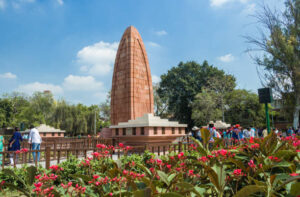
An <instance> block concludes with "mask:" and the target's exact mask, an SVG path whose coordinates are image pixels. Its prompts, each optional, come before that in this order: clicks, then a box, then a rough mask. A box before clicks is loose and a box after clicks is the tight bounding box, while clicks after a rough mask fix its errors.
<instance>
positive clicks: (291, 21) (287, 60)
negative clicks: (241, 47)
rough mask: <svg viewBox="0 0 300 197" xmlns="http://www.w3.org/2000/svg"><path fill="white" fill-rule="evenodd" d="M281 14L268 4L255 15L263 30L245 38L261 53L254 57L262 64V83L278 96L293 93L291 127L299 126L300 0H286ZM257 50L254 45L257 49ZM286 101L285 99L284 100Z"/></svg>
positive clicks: (282, 96) (282, 97)
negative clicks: (254, 35) (259, 35)
mask: <svg viewBox="0 0 300 197" xmlns="http://www.w3.org/2000/svg"><path fill="white" fill-rule="evenodd" d="M285 4H286V10H285V11H284V12H283V13H279V12H278V11H272V10H271V9H270V8H268V7H267V6H265V7H263V9H262V11H261V12H260V13H259V14H258V15H257V19H258V22H260V24H262V25H263V27H265V28H266V29H264V30H263V31H261V32H266V33H262V36H261V37H260V38H254V37H246V38H247V40H248V42H250V43H252V44H254V45H255V46H256V47H258V48H259V49H260V50H262V51H263V52H264V56H263V57H256V58H255V62H256V63H257V64H258V65H259V66H261V67H262V68H263V69H264V70H265V72H264V73H263V75H264V76H263V77H262V78H263V79H265V81H263V83H264V85H265V86H270V87H272V88H273V89H274V90H275V92H276V93H278V96H279V98H281V99H286V97H285V95H292V103H293V126H294V127H298V125H299V112H300V0H286V3H285ZM256 49H257V48H256ZM284 103H285V102H284Z"/></svg>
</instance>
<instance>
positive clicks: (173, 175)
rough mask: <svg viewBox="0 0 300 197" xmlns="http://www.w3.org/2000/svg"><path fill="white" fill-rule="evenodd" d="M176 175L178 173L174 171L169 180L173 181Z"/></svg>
mask: <svg viewBox="0 0 300 197" xmlns="http://www.w3.org/2000/svg"><path fill="white" fill-rule="evenodd" d="M175 177H176V174H175V173H173V174H170V176H169V177H168V182H169V183H171V182H172V180H173V179H174V178H175Z"/></svg>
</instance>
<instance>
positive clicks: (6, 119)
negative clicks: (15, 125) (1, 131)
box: [0, 98, 13, 127]
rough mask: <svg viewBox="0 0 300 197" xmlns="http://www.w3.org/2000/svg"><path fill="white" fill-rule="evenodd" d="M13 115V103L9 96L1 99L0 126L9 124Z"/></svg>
mask: <svg viewBox="0 0 300 197" xmlns="http://www.w3.org/2000/svg"><path fill="white" fill-rule="evenodd" d="M12 117H13V105H12V102H11V101H10V100H9V99H8V98H4V99H0V126H1V127H6V126H9V125H10V124H11V122H12Z"/></svg>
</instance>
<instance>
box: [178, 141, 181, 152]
mask: <svg viewBox="0 0 300 197" xmlns="http://www.w3.org/2000/svg"><path fill="white" fill-rule="evenodd" d="M178 152H179V153H180V152H181V142H178Z"/></svg>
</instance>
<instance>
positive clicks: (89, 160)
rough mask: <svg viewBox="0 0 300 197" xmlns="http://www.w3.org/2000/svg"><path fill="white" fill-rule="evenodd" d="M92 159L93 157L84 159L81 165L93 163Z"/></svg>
mask: <svg viewBox="0 0 300 197" xmlns="http://www.w3.org/2000/svg"><path fill="white" fill-rule="evenodd" d="M91 160H92V158H90V157H89V158H87V159H84V160H82V161H81V163H80V165H82V166H90V165H91Z"/></svg>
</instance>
